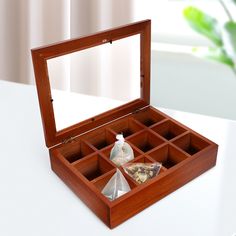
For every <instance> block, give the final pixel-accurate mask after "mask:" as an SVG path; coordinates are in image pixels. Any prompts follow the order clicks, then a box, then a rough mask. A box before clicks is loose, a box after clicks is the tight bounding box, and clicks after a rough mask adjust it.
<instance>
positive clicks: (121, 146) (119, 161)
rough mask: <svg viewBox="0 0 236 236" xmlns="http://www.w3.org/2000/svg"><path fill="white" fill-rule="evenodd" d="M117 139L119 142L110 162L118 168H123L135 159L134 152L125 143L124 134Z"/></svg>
mask: <svg viewBox="0 0 236 236" xmlns="http://www.w3.org/2000/svg"><path fill="white" fill-rule="evenodd" d="M116 139H117V141H116V142H115V145H114V147H113V148H112V150H111V153H110V160H111V161H113V162H114V163H115V164H116V166H121V165H123V164H125V163H126V162H128V161H131V160H133V159H134V152H133V149H132V148H131V147H130V145H129V144H128V143H126V142H125V139H124V137H123V135H122V134H118V135H116Z"/></svg>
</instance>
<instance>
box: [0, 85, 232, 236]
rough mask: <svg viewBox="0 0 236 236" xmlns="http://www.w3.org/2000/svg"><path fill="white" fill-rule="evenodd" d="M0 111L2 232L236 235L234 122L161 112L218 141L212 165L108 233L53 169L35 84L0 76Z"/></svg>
mask: <svg viewBox="0 0 236 236" xmlns="http://www.w3.org/2000/svg"><path fill="white" fill-rule="evenodd" d="M75 102H76V101H75ZM71 107H73V106H71ZM88 107H89V105H88ZM0 108H1V114H0V160H1V164H0V235H2V236H13V235H14V236H15V235H24V236H28V235H30V236H31V235H40V236H41V235H43V236H47V235H50V236H51V235H57V236H60V235H70V236H73V235H96V236H98V235H103V236H104V235H160V236H172V235H178V236H234V235H236V122H235V121H230V120H225V119H219V118H215V117H208V116H203V115H197V114H190V113H186V112H180V111H174V110H169V109H160V110H162V111H164V112H165V113H166V114H168V115H170V116H172V117H173V118H175V119H177V120H178V121H180V122H182V123H183V124H185V125H187V126H188V127H190V128H192V129H194V130H195V131H197V132H199V133H201V134H202V135H204V136H206V137H207V138H209V139H211V140H212V141H214V142H216V143H217V144H219V151H218V158H217V165H216V167H214V168H212V169H211V170H209V171H207V172H206V173H204V174H202V175H201V176H200V177H198V178H196V179H194V180H193V181H191V182H190V183H188V184H186V185H185V186H183V187H182V188H180V189H178V190H177V191H175V192H174V193H172V194H170V195H168V196H167V197H165V198H164V199H162V200H160V201H159V202H157V203H155V204H153V205H152V206H151V207H149V208H147V209H146V210H144V211H142V212H141V213H139V214H138V215H136V216H134V217H132V218H131V219H129V220H128V221H126V222H125V223H123V224H121V225H120V226H118V227H117V228H115V229H113V230H110V229H108V228H107V226H105V225H104V224H103V223H102V222H101V221H100V220H99V219H98V218H97V217H96V216H95V215H94V214H93V213H92V212H91V211H90V210H89V208H87V207H86V206H85V205H84V204H83V203H82V202H81V201H80V200H79V198H77V196H76V195H75V194H74V193H73V192H72V191H71V190H70V189H69V188H68V187H67V186H66V185H65V184H64V183H63V182H62V181H61V180H60V179H59V178H58V177H57V176H56V175H55V174H54V172H52V171H51V169H50V163H49V156H48V151H47V148H46V146H45V144H44V136H43V128H42V125H41V120H40V113H39V107H38V101H37V94H36V88H35V87H34V86H29V85H21V84H16V83H10V82H4V81H0Z"/></svg>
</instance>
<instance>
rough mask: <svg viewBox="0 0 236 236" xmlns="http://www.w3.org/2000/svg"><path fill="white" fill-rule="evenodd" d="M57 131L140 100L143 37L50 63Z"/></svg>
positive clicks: (123, 39)
mask: <svg viewBox="0 0 236 236" xmlns="http://www.w3.org/2000/svg"><path fill="white" fill-rule="evenodd" d="M47 67H48V68H47V69H48V76H49V82H50V87H51V95H52V99H53V110H54V117H55V123H56V130H57V131H60V130H62V129H64V128H67V127H69V126H71V125H74V124H77V123H78V122H81V121H83V120H86V119H88V118H91V117H94V116H96V115H99V114H101V113H103V112H106V111H108V110H110V109H112V108H116V107H118V106H120V105H124V104H126V103H128V102H131V101H133V100H135V99H139V98H140V71H141V68H140V34H136V35H133V36H130V37H126V38H122V39H120V40H116V41H114V42H111V43H105V44H101V45H99V46H95V47H91V48H88V49H84V50H81V51H77V52H73V53H70V54H66V55H63V56H58V57H54V58H51V59H47Z"/></svg>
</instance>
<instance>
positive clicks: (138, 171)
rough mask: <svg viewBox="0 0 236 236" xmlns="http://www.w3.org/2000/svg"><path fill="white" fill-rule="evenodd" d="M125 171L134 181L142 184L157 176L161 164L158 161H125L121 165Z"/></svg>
mask: <svg viewBox="0 0 236 236" xmlns="http://www.w3.org/2000/svg"><path fill="white" fill-rule="evenodd" d="M123 169H124V171H125V173H127V174H128V175H129V176H130V177H132V178H133V179H134V180H135V181H136V182H138V183H139V184H142V183H144V182H146V181H147V180H149V179H152V178H153V177H155V176H157V175H158V173H159V171H160V169H161V164H160V163H158V162H155V163H127V164H126V165H125V166H123Z"/></svg>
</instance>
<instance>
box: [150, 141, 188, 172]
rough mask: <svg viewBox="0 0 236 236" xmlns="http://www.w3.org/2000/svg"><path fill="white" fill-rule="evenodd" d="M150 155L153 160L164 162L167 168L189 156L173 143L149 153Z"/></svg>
mask: <svg viewBox="0 0 236 236" xmlns="http://www.w3.org/2000/svg"><path fill="white" fill-rule="evenodd" d="M148 155H149V156H150V157H151V158H152V159H153V160H155V161H157V162H160V163H162V165H163V166H164V167H165V168H167V169H168V168H171V167H172V166H175V165H176V164H178V163H180V162H181V161H183V160H185V159H186V158H188V156H187V155H185V154H184V153H183V152H181V151H179V150H178V149H176V148H175V147H173V146H171V145H164V146H162V147H160V148H158V149H155V150H153V151H152V152H150V153H148Z"/></svg>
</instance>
